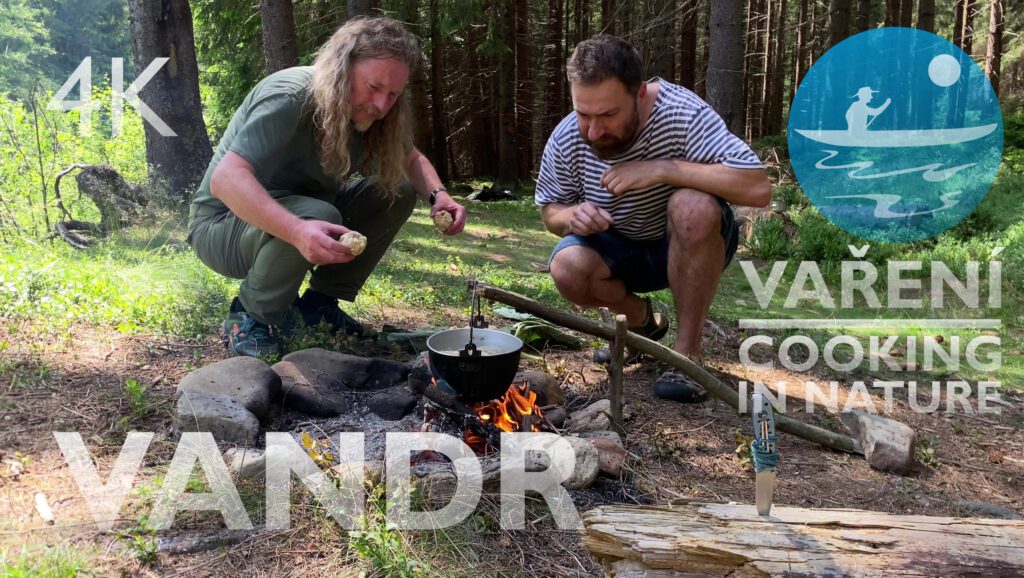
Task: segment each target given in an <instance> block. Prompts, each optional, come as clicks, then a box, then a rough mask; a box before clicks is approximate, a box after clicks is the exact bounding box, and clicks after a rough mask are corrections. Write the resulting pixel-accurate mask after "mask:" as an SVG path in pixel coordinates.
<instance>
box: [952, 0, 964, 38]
mask: <svg viewBox="0 0 1024 578" xmlns="http://www.w3.org/2000/svg"><path fill="white" fill-rule="evenodd" d="M953 44H954V45H956V46H958V47H960V48H963V47H964V0H955V1H954V2H953Z"/></svg>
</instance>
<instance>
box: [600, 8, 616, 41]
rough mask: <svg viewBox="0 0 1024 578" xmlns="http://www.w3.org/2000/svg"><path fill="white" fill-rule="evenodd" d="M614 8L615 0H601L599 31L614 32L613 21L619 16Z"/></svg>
mask: <svg viewBox="0 0 1024 578" xmlns="http://www.w3.org/2000/svg"><path fill="white" fill-rule="evenodd" d="M615 9H616V2H615V0H601V32H604V33H605V34H615V21H616V20H618V17H619V15H618V14H616V12H615Z"/></svg>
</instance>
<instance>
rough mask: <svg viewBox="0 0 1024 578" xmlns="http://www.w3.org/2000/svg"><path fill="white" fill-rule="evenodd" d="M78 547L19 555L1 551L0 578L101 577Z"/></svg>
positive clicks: (58, 547) (36, 549)
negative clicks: (92, 568)
mask: <svg viewBox="0 0 1024 578" xmlns="http://www.w3.org/2000/svg"><path fill="white" fill-rule="evenodd" d="M89 566H90V565H89V561H88V558H87V555H86V553H84V552H83V551H82V550H81V549H80V548H78V547H70V546H53V547H49V548H35V549H32V550H28V549H24V548H23V549H22V550H21V552H20V553H18V555H17V556H14V555H10V554H8V553H6V552H4V551H3V550H0V578H75V577H78V576H94V575H97V574H95V573H94V572H92V571H91V569H90V567H89Z"/></svg>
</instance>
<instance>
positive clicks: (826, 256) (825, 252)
mask: <svg viewBox="0 0 1024 578" xmlns="http://www.w3.org/2000/svg"><path fill="white" fill-rule="evenodd" d="M793 223H794V224H795V225H796V227H797V231H798V239H797V243H796V246H795V247H793V251H792V252H791V254H790V255H791V256H792V257H793V258H794V259H797V260H799V261H819V262H822V261H831V262H833V263H839V262H841V261H842V260H843V259H848V258H849V256H850V250H849V248H848V246H849V245H858V246H860V245H862V244H863V241H862V240H860V239H858V238H856V237H854V236H853V235H851V234H849V233H847V232H846V231H843V230H842V229H840V228H839V227H836V226H835V225H833V224H832V223H830V222H829V220H828V219H826V218H825V217H823V216H822V215H821V213H819V212H818V211H817V209H814V208H812V207H808V208H806V209H803V210H801V211H797V212H794V213H793Z"/></svg>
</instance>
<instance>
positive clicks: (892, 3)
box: [885, 0, 902, 26]
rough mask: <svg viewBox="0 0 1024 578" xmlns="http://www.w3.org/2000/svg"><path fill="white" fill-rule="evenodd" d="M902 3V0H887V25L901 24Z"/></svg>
mask: <svg viewBox="0 0 1024 578" xmlns="http://www.w3.org/2000/svg"><path fill="white" fill-rule="evenodd" d="M901 7H902V4H901V3H900V0H885V25H886V26H899V25H900V9H901Z"/></svg>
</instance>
